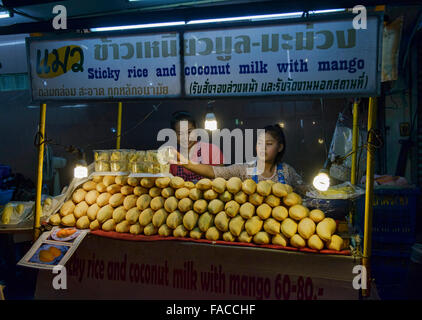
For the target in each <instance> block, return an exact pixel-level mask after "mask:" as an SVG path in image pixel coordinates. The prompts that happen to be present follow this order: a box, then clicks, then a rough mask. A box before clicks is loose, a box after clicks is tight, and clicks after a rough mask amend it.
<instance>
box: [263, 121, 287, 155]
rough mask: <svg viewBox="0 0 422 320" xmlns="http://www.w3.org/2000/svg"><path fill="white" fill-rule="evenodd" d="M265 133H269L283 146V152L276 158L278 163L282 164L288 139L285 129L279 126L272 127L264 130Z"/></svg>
mask: <svg viewBox="0 0 422 320" xmlns="http://www.w3.org/2000/svg"><path fill="white" fill-rule="evenodd" d="M264 130H265V133H269V134H270V135H271V136H272V137H273V138H274V139H276V140H277V142H278V143H279V144H282V145H283V150H281V151H280V152H279V153H277V156H276V158H275V162H276V163H281V159H283V156H284V152H285V151H286V137H285V136H284V131H283V129H282V128H281V127H280V126H279V125H278V124H275V125H270V126H266V127H265V128H264Z"/></svg>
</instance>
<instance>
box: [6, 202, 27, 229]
mask: <svg viewBox="0 0 422 320" xmlns="http://www.w3.org/2000/svg"><path fill="white" fill-rule="evenodd" d="M7 207H12V208H13V212H12V214H11V216H10V222H9V223H8V224H7V225H15V224H19V223H21V222H24V221H27V220H30V219H31V218H32V217H33V212H34V202H33V201H28V202H22V201H11V202H9V203H7V204H6V205H5V206H4V207H3V210H2V212H1V215H0V217H3V214H4V212H5V209H6V208H7ZM0 224H3V223H2V220H1V219H0Z"/></svg>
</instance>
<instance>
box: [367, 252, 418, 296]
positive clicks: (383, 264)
mask: <svg viewBox="0 0 422 320" xmlns="http://www.w3.org/2000/svg"><path fill="white" fill-rule="evenodd" d="M409 264H410V260H409V258H408V257H407V258H405V257H402V258H398V257H387V256H377V255H373V256H372V258H371V277H372V278H373V279H374V280H375V284H376V286H377V290H378V295H379V296H380V298H381V299H383V300H390V299H406V297H407V293H406V279H407V277H408V273H409Z"/></svg>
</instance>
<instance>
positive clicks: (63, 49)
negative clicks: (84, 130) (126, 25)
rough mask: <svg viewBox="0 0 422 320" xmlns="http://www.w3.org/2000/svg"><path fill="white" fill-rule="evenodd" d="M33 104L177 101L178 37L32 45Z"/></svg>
mask: <svg viewBox="0 0 422 320" xmlns="http://www.w3.org/2000/svg"><path fill="white" fill-rule="evenodd" d="M28 48H29V49H28V50H29V52H28V56H29V63H30V71H31V74H30V75H31V88H32V97H33V100H67V99H101V100H106V99H113V98H119V99H128V98H163V97H176V96H179V95H180V93H181V86H180V83H181V81H180V53H179V52H180V50H179V48H180V44H179V34H178V33H168V34H155V35H136V36H124V37H122V36H113V37H108V38H83V37H81V38H72V39H66V40H43V39H39V40H38V39H37V40H35V39H30V41H29V43H28Z"/></svg>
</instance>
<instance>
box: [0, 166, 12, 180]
mask: <svg viewBox="0 0 422 320" xmlns="http://www.w3.org/2000/svg"><path fill="white" fill-rule="evenodd" d="M11 173H12V169H11V168H10V167H9V166H4V165H0V180H1V179H3V178H7V177H9V176H10V174H11Z"/></svg>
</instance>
